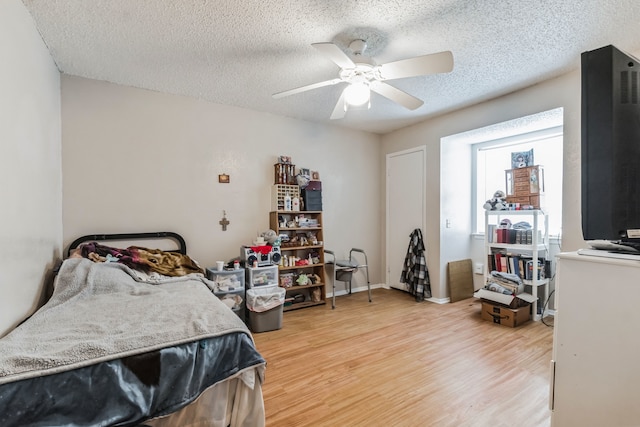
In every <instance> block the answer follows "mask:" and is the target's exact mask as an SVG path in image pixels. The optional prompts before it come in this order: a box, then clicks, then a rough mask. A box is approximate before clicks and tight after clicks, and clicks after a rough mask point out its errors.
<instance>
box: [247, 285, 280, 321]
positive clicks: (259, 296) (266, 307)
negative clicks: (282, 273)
mask: <svg viewBox="0 0 640 427" xmlns="http://www.w3.org/2000/svg"><path fill="white" fill-rule="evenodd" d="M285 294H286V291H285V290H284V289H283V288H281V287H279V286H269V287H260V288H253V289H248V290H247V308H248V309H249V328H251V330H252V331H253V332H266V331H275V330H277V329H280V328H282V312H283V304H284V296H285Z"/></svg>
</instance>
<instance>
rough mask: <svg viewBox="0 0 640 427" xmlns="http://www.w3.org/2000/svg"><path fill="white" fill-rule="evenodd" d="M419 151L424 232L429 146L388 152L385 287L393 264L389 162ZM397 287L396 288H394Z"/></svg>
mask: <svg viewBox="0 0 640 427" xmlns="http://www.w3.org/2000/svg"><path fill="white" fill-rule="evenodd" d="M413 153H417V154H420V155H421V157H422V171H421V175H422V179H421V180H420V182H421V186H422V220H421V224H420V229H421V230H422V232H423V233H424V230H425V226H426V212H427V197H426V194H427V193H426V189H427V146H426V145H420V146H418V147H414V148H409V149H406V150H401V151H396V152H393V153H388V154H387V155H386V163H385V187H386V188H385V286H384V287H385V288H390V287H391V280H390V279H391V277H390V276H391V266H390V264H389V260H390V259H391V256H390V255H391V254H390V249H391V248H390V245H389V242H390V240H391V239H390V235H391V231H392V230H391V224H390V221H389V193H390V188H389V163H390V161H391V159H392V158H393V157H398V156H405V155H407V154H413ZM394 289H395V288H394Z"/></svg>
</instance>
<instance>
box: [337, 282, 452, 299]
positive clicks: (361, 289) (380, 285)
mask: <svg viewBox="0 0 640 427" xmlns="http://www.w3.org/2000/svg"><path fill="white" fill-rule="evenodd" d="M371 289H392V288H391V286H389V285H387V284H386V283H377V284H375V285H371ZM393 289H395V290H397V291H400V292H407V291H404V290H402V289H396V288H393ZM366 291H367V287H366V286H357V287H354V288H352V289H351V292H352V293H354V292H366ZM407 293H408V292H407ZM342 295H349V291H348V290H347V289H343V290H340V291H337V292H336V296H337V297H339V296H342ZM327 298H333V293H331V292H329V291H327ZM425 301H429V302H432V303H434V304H448V303H449V302H450V301H451V300H450V299H449V298H448V297H447V298H434V297H431V298H427V299H425Z"/></svg>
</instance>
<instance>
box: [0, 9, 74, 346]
mask: <svg viewBox="0 0 640 427" xmlns="http://www.w3.org/2000/svg"><path fill="white" fill-rule="evenodd" d="M0 62H1V63H2V66H1V67H0V94H2V95H1V96H0V183H1V185H0V200H2V207H1V208H0V240H1V241H2V245H0V293H1V295H2V298H0V336H1V335H3V334H4V333H5V332H6V331H8V330H9V329H10V328H12V327H13V326H15V325H16V324H18V323H19V322H21V321H22V320H23V319H24V318H26V317H27V316H28V315H30V314H31V313H32V312H33V311H34V310H35V309H36V308H37V306H38V304H39V302H40V298H41V295H42V293H43V289H44V286H45V282H46V281H48V280H49V279H50V270H51V268H52V267H53V266H54V264H55V262H56V260H57V259H59V257H60V253H61V246H62V189H61V160H60V156H61V136H60V132H61V131H60V74H59V72H58V69H57V68H56V66H55V64H54V62H53V60H52V59H51V56H50V55H49V52H48V50H47V48H46V46H45V45H44V43H43V42H42V39H41V38H40V35H39V33H38V31H37V30H36V28H35V25H34V23H33V20H32V19H31V16H30V15H29V14H28V12H27V10H26V8H25V7H24V5H23V4H22V2H21V1H19V0H3V1H1V2H0Z"/></svg>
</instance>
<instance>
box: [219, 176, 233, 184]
mask: <svg viewBox="0 0 640 427" xmlns="http://www.w3.org/2000/svg"><path fill="white" fill-rule="evenodd" d="M229 178H230V177H229V175H227V174H226V173H223V174H221V175H218V182H219V183H221V184H228V183H229Z"/></svg>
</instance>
